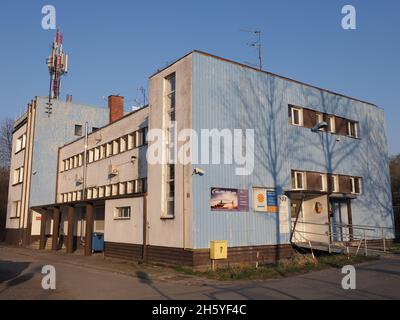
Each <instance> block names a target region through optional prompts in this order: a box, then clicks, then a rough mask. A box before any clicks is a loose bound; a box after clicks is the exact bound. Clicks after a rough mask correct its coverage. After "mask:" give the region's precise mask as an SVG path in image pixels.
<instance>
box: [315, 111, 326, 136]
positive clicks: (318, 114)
mask: <svg viewBox="0 0 400 320" xmlns="http://www.w3.org/2000/svg"><path fill="white" fill-rule="evenodd" d="M316 115H317V123H316V124H319V123H321V122H324V114H323V113H321V112H316ZM318 130H319V131H325V130H326V129H325V127H322V128H319V129H318Z"/></svg>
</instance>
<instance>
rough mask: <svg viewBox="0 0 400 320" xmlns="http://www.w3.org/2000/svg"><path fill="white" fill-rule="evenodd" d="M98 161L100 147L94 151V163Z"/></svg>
mask: <svg viewBox="0 0 400 320" xmlns="http://www.w3.org/2000/svg"><path fill="white" fill-rule="evenodd" d="M99 159H100V147H97V148H95V149H94V161H97V160H99Z"/></svg>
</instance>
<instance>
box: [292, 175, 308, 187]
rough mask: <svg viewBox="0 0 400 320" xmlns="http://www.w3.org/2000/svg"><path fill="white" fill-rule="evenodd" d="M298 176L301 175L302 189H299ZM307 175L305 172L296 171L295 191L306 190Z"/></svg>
mask: <svg viewBox="0 0 400 320" xmlns="http://www.w3.org/2000/svg"><path fill="white" fill-rule="evenodd" d="M297 174H300V175H301V182H302V187H301V188H299V183H298V178H297ZM305 176H306V173H305V172H304V171H294V190H306V179H305Z"/></svg>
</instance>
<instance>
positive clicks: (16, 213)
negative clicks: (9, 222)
mask: <svg viewBox="0 0 400 320" xmlns="http://www.w3.org/2000/svg"><path fill="white" fill-rule="evenodd" d="M20 216H21V201H14V202H13V203H12V211H11V215H10V218H19V217H20Z"/></svg>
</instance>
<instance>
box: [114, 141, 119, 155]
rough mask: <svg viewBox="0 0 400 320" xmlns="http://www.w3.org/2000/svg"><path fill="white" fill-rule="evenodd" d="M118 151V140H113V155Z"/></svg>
mask: <svg viewBox="0 0 400 320" xmlns="http://www.w3.org/2000/svg"><path fill="white" fill-rule="evenodd" d="M118 153H119V140H114V141H113V153H112V154H113V155H114V156H115V155H117V154H118Z"/></svg>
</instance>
